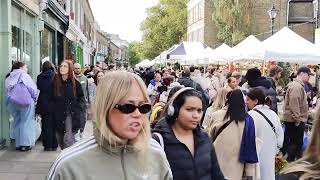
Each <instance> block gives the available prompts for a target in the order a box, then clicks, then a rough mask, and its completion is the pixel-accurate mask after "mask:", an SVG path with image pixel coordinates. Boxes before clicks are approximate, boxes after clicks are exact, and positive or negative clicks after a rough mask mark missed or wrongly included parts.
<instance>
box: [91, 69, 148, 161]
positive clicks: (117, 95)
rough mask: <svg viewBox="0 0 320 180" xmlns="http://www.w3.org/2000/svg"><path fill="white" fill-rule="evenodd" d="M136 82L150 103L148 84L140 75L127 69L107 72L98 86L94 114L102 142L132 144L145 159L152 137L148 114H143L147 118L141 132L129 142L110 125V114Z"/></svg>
mask: <svg viewBox="0 0 320 180" xmlns="http://www.w3.org/2000/svg"><path fill="white" fill-rule="evenodd" d="M134 83H137V84H138V85H139V87H140V90H141V92H142V94H143V97H144V101H145V102H147V103H150V100H149V97H148V95H147V91H146V86H145V84H144V82H143V81H142V79H141V78H140V77H139V76H138V75H136V74H133V73H130V72H126V71H112V72H109V73H107V74H106V75H105V77H104V78H103V79H102V80H101V82H100V83H99V85H98V86H97V95H96V101H95V104H94V107H93V112H94V113H93V116H94V119H95V128H97V129H98V130H99V131H100V134H101V135H100V136H101V137H100V138H101V141H100V143H102V142H103V141H106V142H107V143H108V144H109V145H110V146H112V147H119V146H123V145H127V144H129V145H132V146H133V147H134V150H135V151H137V152H138V154H139V155H141V156H140V157H141V159H144V160H143V161H145V159H147V158H145V157H146V156H147V153H148V152H147V151H148V149H149V142H150V138H151V133H150V124H149V121H148V115H143V117H144V118H145V119H144V121H143V125H142V130H141V131H140V132H139V134H138V136H137V137H136V138H135V139H133V140H129V141H128V142H127V141H125V140H124V139H122V138H120V137H118V136H117V135H116V134H115V133H114V132H113V131H112V129H111V128H110V127H109V125H108V122H109V115H110V113H111V111H112V109H113V108H114V107H115V105H116V104H117V103H119V102H120V100H121V99H123V98H124V97H126V96H127V94H128V93H129V91H130V89H131V87H132V85H133V84H134ZM100 145H102V144H100Z"/></svg>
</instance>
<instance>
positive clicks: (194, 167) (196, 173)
mask: <svg viewBox="0 0 320 180" xmlns="http://www.w3.org/2000/svg"><path fill="white" fill-rule="evenodd" d="M180 143H181V144H182V145H183V146H184V148H185V149H186V150H187V151H188V152H189V154H190V156H191V159H192V164H193V172H194V175H195V178H197V177H198V171H197V170H196V162H195V157H196V153H197V151H196V145H195V143H194V156H193V155H192V154H191V152H190V150H189V148H188V147H187V145H185V144H184V143H182V142H180Z"/></svg>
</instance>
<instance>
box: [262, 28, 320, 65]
mask: <svg viewBox="0 0 320 180" xmlns="http://www.w3.org/2000/svg"><path fill="white" fill-rule="evenodd" d="M262 45H263V46H264V47H265V49H266V53H265V58H266V59H267V60H275V61H282V62H294V63H309V64H319V63H320V49H318V48H317V47H316V46H315V45H314V44H313V43H311V42H309V41H308V40H306V39H304V38H303V37H301V36H299V35H298V34H296V33H295V32H293V31H292V30H291V29H289V28H288V27H284V28H282V29H281V30H280V31H279V32H277V33H276V34H274V35H273V36H271V37H269V38H268V39H266V40H264V41H263V42H262Z"/></svg>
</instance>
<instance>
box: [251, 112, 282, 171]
mask: <svg viewBox="0 0 320 180" xmlns="http://www.w3.org/2000/svg"><path fill="white" fill-rule="evenodd" d="M253 110H254V111H256V112H257V113H259V114H260V115H261V116H262V117H263V118H264V119H265V120H266V121H267V122H268V124H269V125H270V127H271V128H272V131H273V132H274V134H275V135H276V136H277V132H276V128H275V127H274V125H273V124H272V122H271V121H270V120H269V118H268V117H267V116H266V115H264V114H263V113H262V112H261V111H259V110H257V109H253ZM287 164H288V162H287V161H286V160H285V159H284V157H283V156H282V155H280V154H277V155H276V157H275V172H276V174H279V173H280V171H281V170H282V169H283V168H284V167H285V166H286V165H287Z"/></svg>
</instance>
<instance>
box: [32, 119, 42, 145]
mask: <svg viewBox="0 0 320 180" xmlns="http://www.w3.org/2000/svg"><path fill="white" fill-rule="evenodd" d="M41 131H42V129H41V117H40V116H39V115H37V116H36V126H35V134H34V135H35V136H34V138H35V141H37V140H38V139H39V137H40V135H41Z"/></svg>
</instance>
